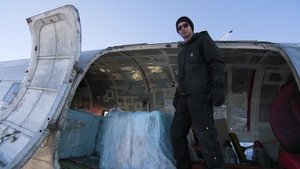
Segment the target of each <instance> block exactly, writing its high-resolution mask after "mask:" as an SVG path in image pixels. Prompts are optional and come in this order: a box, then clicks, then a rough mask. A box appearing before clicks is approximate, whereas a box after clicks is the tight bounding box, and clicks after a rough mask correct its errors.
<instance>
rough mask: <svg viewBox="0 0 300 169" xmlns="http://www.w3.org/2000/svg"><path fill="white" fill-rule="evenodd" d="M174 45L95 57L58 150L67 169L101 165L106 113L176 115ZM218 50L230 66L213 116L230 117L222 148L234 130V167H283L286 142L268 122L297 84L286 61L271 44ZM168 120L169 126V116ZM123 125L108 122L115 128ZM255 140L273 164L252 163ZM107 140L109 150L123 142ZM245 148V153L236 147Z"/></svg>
mask: <svg viewBox="0 0 300 169" xmlns="http://www.w3.org/2000/svg"><path fill="white" fill-rule="evenodd" d="M174 45H175V46H176V44H159V45H158V46H156V45H153V46H151V45H148V46H147V45H146V47H145V46H144V45H136V46H122V47H114V48H111V49H108V50H105V52H99V53H97V55H98V56H97V57H96V58H97V59H95V61H93V62H92V63H91V65H90V66H89V68H88V69H87V70H84V77H83V78H82V80H81V81H80V83H79V84H78V87H77V88H76V92H75V94H74V97H73V99H72V103H71V105H70V110H69V111H68V113H67V115H66V120H65V122H66V123H65V124H64V127H63V130H62V133H61V139H60V140H61V143H60V146H59V150H58V154H59V157H60V159H61V160H60V163H61V166H68V165H70V163H69V162H70V161H72V163H73V162H76V163H77V165H79V164H80V165H82V166H85V167H91V168H94V167H97V166H99V157H100V156H101V151H102V150H101V148H99V147H101V145H102V144H103V140H102V141H101V138H102V137H108V136H107V135H105V134H103V133H105V132H103V131H102V130H99V128H101V127H103V125H104V124H105V121H106V120H107V119H110V118H106V116H107V115H108V114H110V113H111V112H112V111H115V110H117V111H118V112H122V113H121V114H124V113H125V114H126V113H129V112H130V113H132V112H140V113H143V112H151V111H156V110H157V111H160V112H163V113H166V114H169V115H171V116H172V114H173V113H174V108H173V107H172V99H173V96H174V92H175V89H176V85H177V84H176V81H177V79H176V77H177V65H176V57H177V52H178V50H179V49H178V48H176V47H173V46H174ZM218 46H219V47H220V49H221V51H222V54H223V57H224V60H225V62H226V75H225V76H226V79H227V80H226V101H225V104H223V105H222V106H221V107H218V108H215V114H214V115H215V119H216V120H218V119H225V128H224V124H223V126H221V128H219V130H218V132H219V134H220V136H222V138H220V142H221V144H222V145H223V144H224V142H225V141H226V140H230V141H231V143H232V144H234V143H235V142H234V140H232V138H230V137H229V135H228V133H235V134H236V135H237V139H238V143H236V144H237V145H233V148H234V149H235V150H234V151H235V158H236V162H234V163H235V164H234V165H230V163H229V164H228V165H229V166H230V167H231V168H235V167H237V168H239V167H240V166H241V165H240V164H243V163H247V164H249V165H246V166H252V167H253V166H256V167H269V168H273V167H274V166H275V165H276V164H277V163H278V153H279V151H280V149H281V145H280V143H279V142H278V139H277V138H276V136H275V135H274V133H273V131H272V127H274V128H276V127H277V126H271V124H270V107H271V105H272V101H273V100H274V98H275V97H276V95H277V93H278V92H279V91H280V88H281V87H282V86H283V85H284V84H285V83H287V82H288V81H289V80H290V79H293V72H292V70H291V69H290V67H289V65H288V64H287V61H286V58H287V57H286V56H285V55H283V54H282V51H280V50H279V49H277V48H276V44H272V43H259V42H250V43H249V42H247V43H245V42H219V43H218ZM274 46H275V47H274ZM82 55H84V53H82ZM164 118H165V119H163V120H164V121H165V122H166V121H168V120H169V118H170V117H164ZM123 119H124V118H123ZM120 120H122V119H118V120H117V121H115V123H110V125H113V126H114V127H117V126H118V125H120V123H121V122H120ZM140 120H141V119H140ZM130 122H132V121H127V123H130ZM144 124H147V123H144ZM168 124H169V123H168ZM139 125H143V124H139ZM79 126H84V127H79ZM166 126H168V125H166ZM119 127H120V128H122V127H121V126H119ZM294 127H295V126H294ZM164 129H165V128H164ZM166 130H167V129H166ZM91 131H93V132H91ZM279 132H282V131H279ZM84 133H85V134H84ZM86 133H89V134H86ZM80 135H81V136H80ZM82 135H84V136H86V137H82ZM292 135H295V133H294V134H292ZM110 137H112V136H110ZM119 139H120V138H119ZM288 139H290V138H288ZM95 140H96V141H95ZM257 140H258V141H260V142H261V143H262V144H263V147H264V151H265V154H267V155H265V157H266V158H265V159H264V161H266V160H269V161H272V162H271V163H268V164H267V163H266V162H261V161H259V160H261V159H259V160H256V161H253V160H254V159H253V154H255V150H254V146H253V143H254V141H257ZM106 141H107V142H108V143H109V144H108V145H107V146H108V147H110V146H113V145H114V144H113V143H117V142H118V141H124V140H114V139H111V140H106ZM110 143H111V144H110ZM160 143H161V142H160ZM240 143H241V144H243V143H245V144H244V145H246V146H241V145H240ZM249 145H250V146H249ZM84 146H86V147H88V149H89V150H88V151H87V148H86V147H85V148H84V149H83V147H84ZM102 146H103V145H102ZM241 147H242V148H243V149H242V150H241V149H238V148H241ZM195 149H196V148H195ZM246 149H247V150H246ZM239 151H242V152H243V153H242V154H243V155H241V154H239ZM168 153H170V152H167V156H170V154H168ZM110 155H112V154H110ZM240 156H243V157H240ZM245 157H246V158H245ZM101 158H105V157H102V156H101V157H100V159H101ZM168 159H170V157H168ZM243 159H244V160H243ZM68 161H69V162H68ZM87 161H88V162H87ZM87 164H88V165H87ZM89 165H90V166H89ZM242 166H244V167H245V165H242ZM200 167H201V166H200ZM100 168H101V167H100Z"/></svg>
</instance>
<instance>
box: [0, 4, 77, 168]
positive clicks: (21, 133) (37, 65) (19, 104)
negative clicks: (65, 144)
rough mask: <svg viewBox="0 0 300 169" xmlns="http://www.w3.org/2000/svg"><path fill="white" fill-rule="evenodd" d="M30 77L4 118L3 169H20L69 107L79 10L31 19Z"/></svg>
mask: <svg viewBox="0 0 300 169" xmlns="http://www.w3.org/2000/svg"><path fill="white" fill-rule="evenodd" d="M27 22H28V24H29V28H30V32H31V35H32V55H31V62H30V65H29V69H28V70H29V71H28V73H27V74H26V76H25V78H24V80H23V83H22V85H21V88H20V91H19V93H18V95H17V97H16V98H15V99H14V101H13V103H12V104H11V105H10V106H9V107H8V108H7V110H6V111H4V112H3V113H2V114H0V120H1V121H0V138H1V137H3V136H5V137H3V138H1V140H0V168H1V169H2V168H5V169H6V168H7V169H8V168H21V167H22V166H23V165H24V163H26V161H27V160H28V159H29V158H30V157H31V155H32V154H33V153H34V151H35V150H36V149H37V148H38V147H39V144H40V143H41V142H42V141H43V139H44V138H45V137H46V136H47V135H48V133H49V129H48V125H49V123H55V121H56V120H57V117H58V116H59V114H60V113H61V111H62V109H63V106H64V105H65V101H66V98H67V96H68V94H69V92H70V89H71V86H72V84H73V79H74V77H75V75H76V71H75V70H74V65H75V64H76V63H77V62H78V60H79V56H80V50H81V28H80V19H79V15H78V12H77V10H76V9H75V8H74V7H73V6H71V5H67V6H63V7H60V8H57V9H54V10H51V11H48V12H45V13H42V14H39V15H36V16H33V17H31V18H28V19H27Z"/></svg>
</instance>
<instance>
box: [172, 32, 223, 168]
mask: <svg viewBox="0 0 300 169" xmlns="http://www.w3.org/2000/svg"><path fill="white" fill-rule="evenodd" d="M177 61H178V88H177V90H176V93H175V97H174V100H173V105H174V107H175V108H176V111H175V115H174V117H173V121H172V124H171V140H172V145H173V151H174V157H175V159H176V161H177V164H176V166H177V169H191V163H190V157H189V150H188V143H187V138H186V136H187V134H188V132H189V130H190V128H191V126H193V128H194V129H195V134H196V136H197V138H198V139H199V142H200V144H201V145H202V146H203V151H202V154H203V157H204V160H205V164H206V167H207V168H208V169H212V168H224V161H223V156H222V150H221V147H220V144H219V141H218V135H217V131H216V129H215V124H214V118H213V106H220V105H221V104H222V103H223V102H224V69H225V64H224V61H223V60H222V57H221V53H220V51H219V49H218V47H217V46H216V44H215V43H214V42H213V40H212V39H211V38H210V36H209V34H208V33H207V32H206V31H204V32H200V33H195V34H194V35H193V37H192V38H191V39H190V40H189V41H187V42H186V43H185V44H183V46H182V50H181V51H180V52H179V54H178V59H177Z"/></svg>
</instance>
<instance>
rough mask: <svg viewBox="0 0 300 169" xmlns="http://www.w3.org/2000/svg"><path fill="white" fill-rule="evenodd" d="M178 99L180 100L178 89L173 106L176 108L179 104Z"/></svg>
mask: <svg viewBox="0 0 300 169" xmlns="http://www.w3.org/2000/svg"><path fill="white" fill-rule="evenodd" d="M178 99H179V92H178V88H176V92H175V94H174V98H173V106H174V108H176V105H177V103H178Z"/></svg>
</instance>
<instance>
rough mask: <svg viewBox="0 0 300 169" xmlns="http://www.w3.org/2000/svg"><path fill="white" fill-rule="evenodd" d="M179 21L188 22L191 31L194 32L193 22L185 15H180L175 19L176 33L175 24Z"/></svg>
mask: <svg viewBox="0 0 300 169" xmlns="http://www.w3.org/2000/svg"><path fill="white" fill-rule="evenodd" d="M180 22H186V23H188V24H189V25H190V27H191V28H192V31H193V32H194V24H193V22H192V20H191V19H190V18H188V17H186V16H182V17H180V18H178V19H177V21H176V31H177V33H178V27H177V26H178V24H179V23H180Z"/></svg>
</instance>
